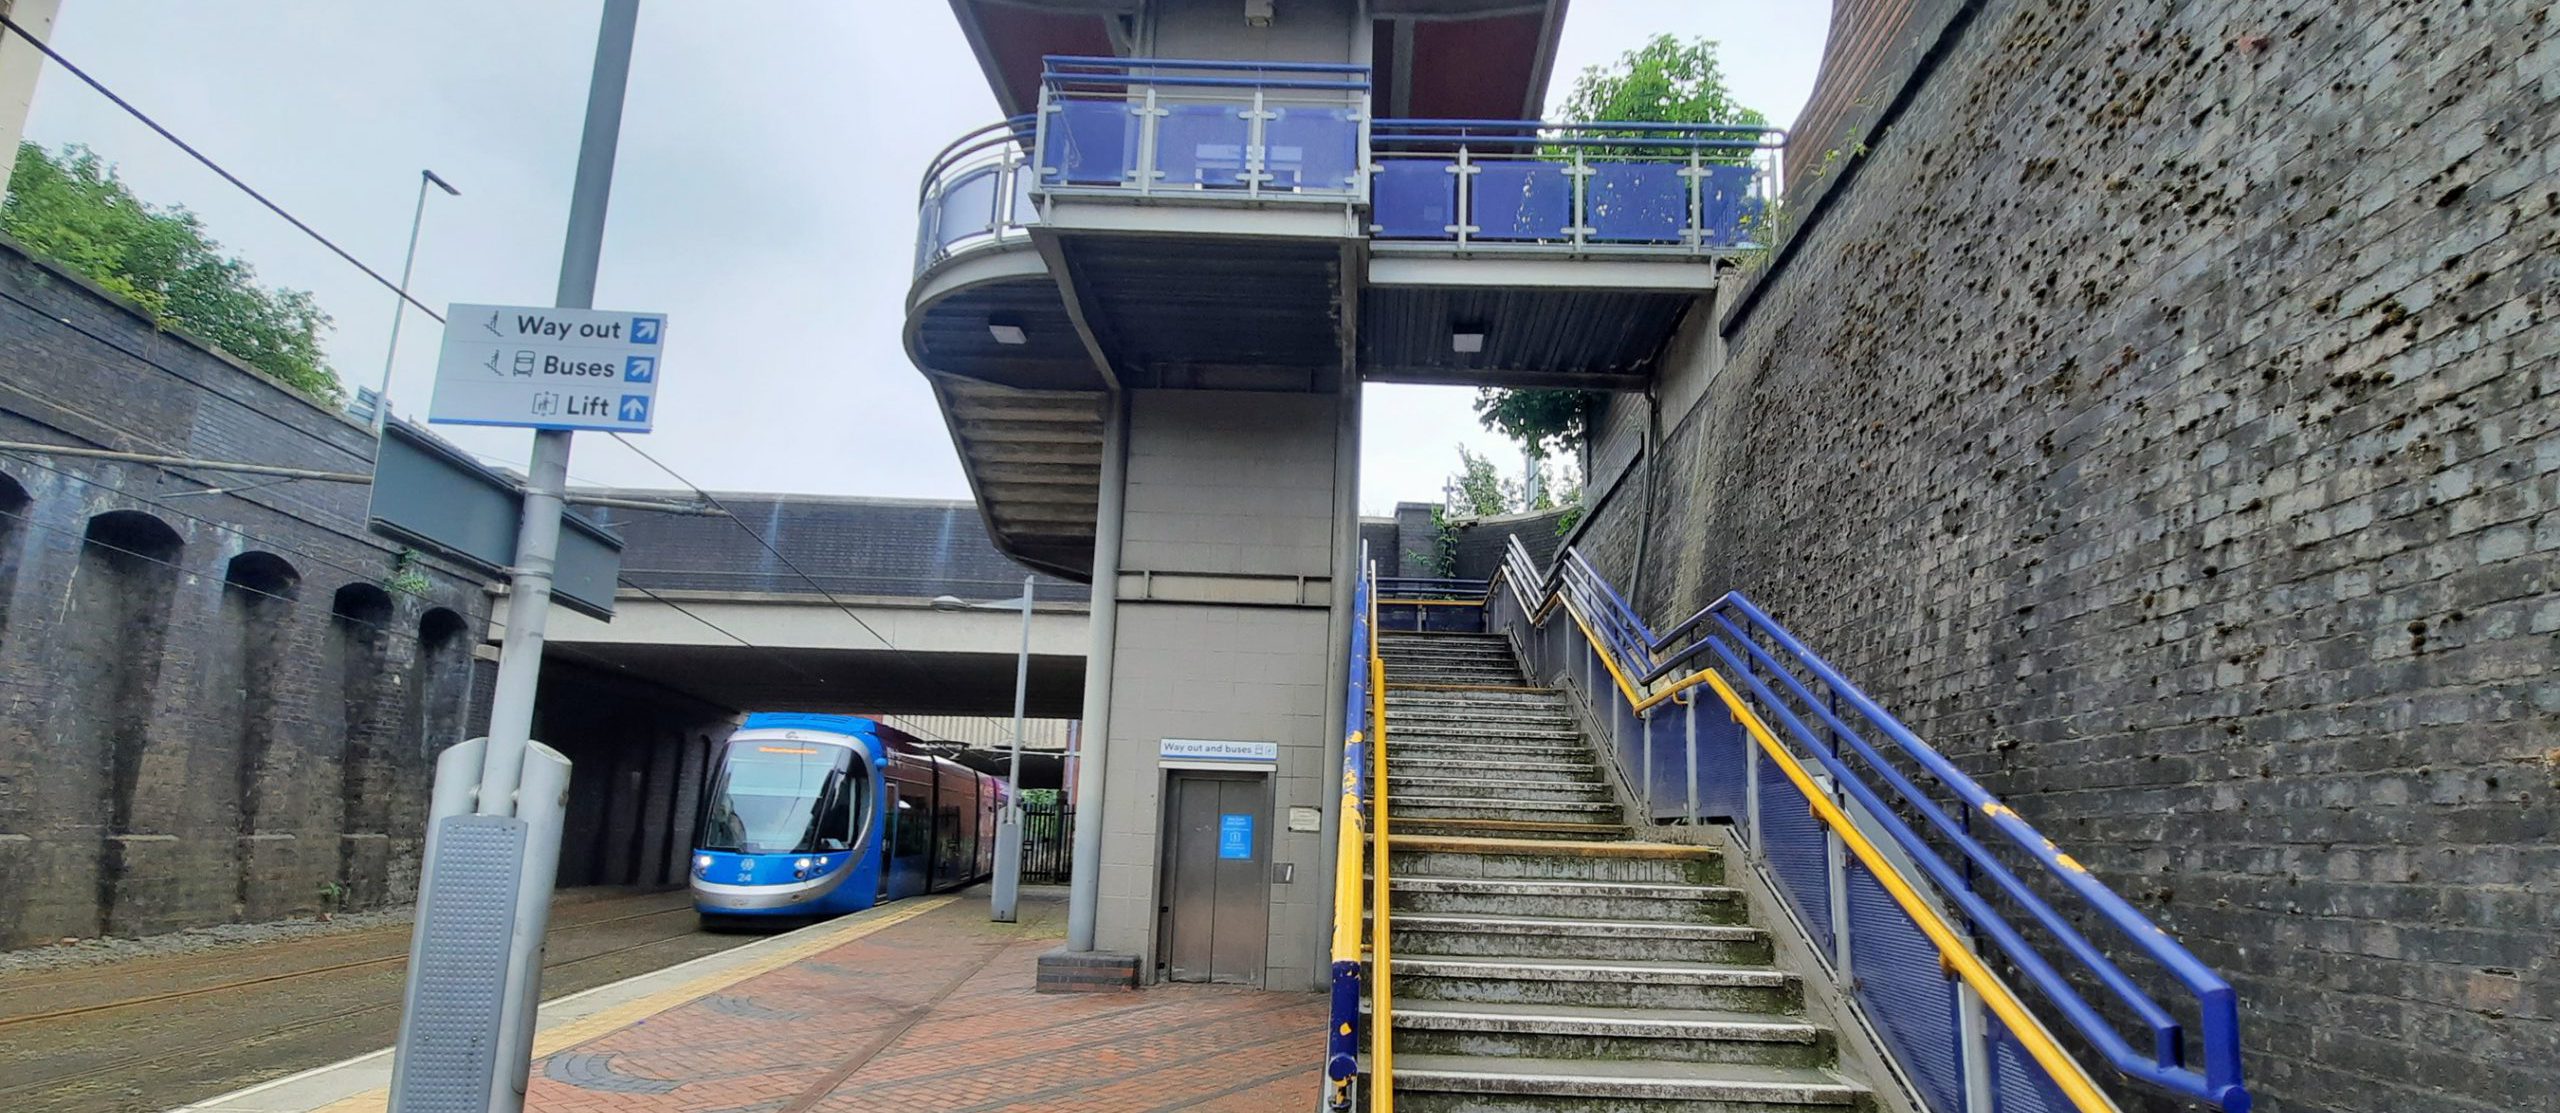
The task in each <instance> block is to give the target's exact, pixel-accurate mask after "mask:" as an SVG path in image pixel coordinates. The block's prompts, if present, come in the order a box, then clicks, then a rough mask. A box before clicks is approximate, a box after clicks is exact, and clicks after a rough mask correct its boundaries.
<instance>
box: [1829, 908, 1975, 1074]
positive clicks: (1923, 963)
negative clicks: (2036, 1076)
mask: <svg viewBox="0 0 2560 1113" xmlns="http://www.w3.org/2000/svg"><path fill="white" fill-rule="evenodd" d="M1846 868H1847V870H1848V884H1847V886H1846V887H1845V888H1846V892H1847V896H1848V898H1849V917H1848V919H1849V967H1850V969H1851V970H1852V971H1853V972H1854V973H1855V974H1856V975H1857V987H1858V1000H1859V1003H1860V1004H1863V1005H1865V1006H1866V1009H1867V1016H1868V1017H1869V1018H1870V1019H1872V1020H1874V1021H1875V1025H1876V1029H1877V1031H1878V1032H1879V1033H1880V1034H1882V1035H1883V1036H1884V1042H1885V1044H1886V1047H1887V1049H1888V1050H1890V1051H1891V1052H1892V1053H1893V1058H1894V1061H1895V1062H1897V1063H1899V1064H1901V1066H1902V1069H1903V1072H1904V1073H1905V1074H1907V1075H1909V1076H1910V1078H1911V1082H1912V1085H1913V1086H1914V1087H1916V1088H1918V1089H1919V1091H1920V1096H1921V1098H1922V1100H1923V1101H1924V1102H1926V1103H1927V1105H1928V1106H1929V1108H1930V1110H1931V1111H1932V1113H1964V1065H1963V1062H1962V1060H1961V1058H1960V1057H1959V1056H1960V1055H1961V1046H1962V1045H1961V1043H1960V1032H1959V1029H1958V1027H1957V1021H1956V983H1955V981H1954V980H1953V979H1950V978H1948V977H1947V976H1946V974H1945V973H1944V971H1943V968H1942V967H1940V965H1939V963H1938V946H1937V944H1935V943H1932V942H1930V941H1929V937H1928V936H1926V935H1924V934H1921V931H1920V926H1919V925H1918V924H1915V923H1913V922H1912V921H1911V917H1910V915H1909V914H1908V913H1905V912H1904V911H1903V910H1902V906H1901V905H1900V904H1897V903H1895V901H1894V899H1893V897H1892V896H1891V895H1890V894H1888V893H1886V892H1885V891H1884V886H1883V885H1880V884H1878V883H1877V882H1876V879H1875V875H1874V874H1871V873H1868V872H1867V869H1866V867H1865V866H1862V865H1860V864H1858V863H1857V862H1855V861H1852V862H1850V863H1848V865H1847V867H1846Z"/></svg>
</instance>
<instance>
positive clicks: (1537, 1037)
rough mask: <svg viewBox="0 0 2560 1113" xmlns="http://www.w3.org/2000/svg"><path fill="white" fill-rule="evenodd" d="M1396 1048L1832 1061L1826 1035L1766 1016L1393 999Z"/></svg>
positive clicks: (1803, 1063)
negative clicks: (1394, 1004)
mask: <svg viewBox="0 0 2560 1113" xmlns="http://www.w3.org/2000/svg"><path fill="white" fill-rule="evenodd" d="M1394 1021H1395V1049H1396V1054H1397V1055H1398V1056H1399V1057H1401V1056H1402V1055H1404V1054H1405V1053H1406V1052H1408V1051H1410V1052H1413V1053H1416V1054H1422V1055H1433V1054H1438V1055H1486V1056H1496V1057H1520V1058H1533V1059H1652V1060H1669V1061H1673V1062H1683V1063H1755V1064H1761V1065H1765V1066H1789V1067H1817V1066H1829V1065H1831V1063H1832V1061H1833V1047H1832V1042H1831V1033H1830V1031H1829V1030H1828V1029H1826V1028H1823V1027H1822V1026H1820V1025H1817V1024H1811V1023H1808V1022H1806V1021H1804V1020H1801V1019H1797V1018H1794V1017H1787V1016H1775V1015H1771V1014H1767V1013H1748V1012H1722V1011H1707V1010H1699V1009H1603V1008H1592V1007H1589V1006H1582V1005H1503V1004H1490V1003H1467V1002H1456V1001H1424V1000H1419V999H1413V998H1406V997H1403V996H1398V997H1397V998H1396V1007H1395V1018H1394Z"/></svg>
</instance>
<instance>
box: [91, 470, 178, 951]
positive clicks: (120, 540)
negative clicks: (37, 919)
mask: <svg viewBox="0 0 2560 1113" xmlns="http://www.w3.org/2000/svg"><path fill="white" fill-rule="evenodd" d="M184 547H185V541H184V539H182V538H180V537H179V536H178V531H177V530H175V529H172V528H170V526H169V524H168V523H167V522H163V521H161V520H160V519H158V518H155V517H152V516H151V515H149V514H145V513H143V512H142V511H139V510H110V511H108V512H106V513H104V514H99V515H96V516H94V517H92V518H90V519H89V527H88V529H87V531H86V532H85V533H84V534H83V535H82V541H81V545H80V565H79V570H78V571H77V572H76V573H75V574H74V575H73V577H72V586H71V606H70V611H71V613H72V614H73V615H74V616H76V617H74V619H73V620H72V621H71V622H68V623H65V627H66V631H65V632H66V634H67V635H68V637H67V639H66V641H65V643H64V644H65V646H66V647H67V648H68V649H69V650H70V652H71V653H72V654H73V660H72V662H71V666H70V668H68V669H66V670H65V671H66V672H68V673H70V674H72V675H71V679H72V681H73V683H72V686H71V693H72V699H71V701H70V702H71V706H69V707H66V708H64V709H63V710H64V712H65V719H64V730H63V732H62V733H63V735H64V742H65V743H66V745H65V750H66V753H65V754H64V755H63V756H64V759H65V760H71V761H94V762H96V763H97V764H96V766H94V767H96V768H103V769H104V770H105V771H106V777H105V779H104V781H103V783H101V784H100V785H99V788H100V790H101V791H100V792H99V798H98V810H99V811H100V812H102V813H104V814H105V815H106V816H107V817H108V820H107V822H108V831H109V832H110V833H127V832H132V831H133V830H134V829H135V820H136V818H137V817H136V816H135V813H134V800H135V797H136V796H137V795H138V794H139V792H140V789H141V781H142V758H143V754H144V752H145V751H146V750H148V749H149V747H150V741H151V711H152V706H153V704H154V703H155V702H156V701H155V700H154V699H153V697H154V696H155V695H156V694H157V689H158V688H159V685H160V657H161V651H162V650H163V648H165V646H166V645H167V642H168V636H169V606H170V603H171V602H172V601H173V600H174V599H175V598H176V595H177V590H178V578H179V574H180V573H179V568H178V556H179V552H180V550H181V549H183V548H184ZM101 881H102V882H108V881H112V879H111V878H105V877H102V878H101ZM105 906H106V902H105V901H104V900H101V902H100V911H101V912H103V911H104V910H105Z"/></svg>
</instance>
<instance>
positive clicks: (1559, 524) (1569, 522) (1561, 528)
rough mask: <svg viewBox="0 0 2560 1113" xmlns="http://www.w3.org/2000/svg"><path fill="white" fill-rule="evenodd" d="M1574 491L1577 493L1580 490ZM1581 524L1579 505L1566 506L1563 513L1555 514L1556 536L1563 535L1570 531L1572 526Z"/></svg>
mask: <svg viewBox="0 0 2560 1113" xmlns="http://www.w3.org/2000/svg"><path fill="white" fill-rule="evenodd" d="M1575 493H1576V494H1577V495H1578V494H1580V493H1581V492H1579V491H1577V492H1575ZM1581 524H1582V508H1581V507H1579V506H1569V507H1566V508H1565V512H1564V513H1562V514H1560V515H1557V516H1556V536H1558V537H1563V536H1565V535H1566V534H1569V533H1572V532H1573V527H1575V526H1578V525H1581Z"/></svg>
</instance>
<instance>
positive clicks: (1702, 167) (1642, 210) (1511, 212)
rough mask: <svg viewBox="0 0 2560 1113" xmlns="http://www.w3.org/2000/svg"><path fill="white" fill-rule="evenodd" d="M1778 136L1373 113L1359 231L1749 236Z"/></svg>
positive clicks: (1625, 247)
mask: <svg viewBox="0 0 2560 1113" xmlns="http://www.w3.org/2000/svg"><path fill="white" fill-rule="evenodd" d="M1785 139H1786V133H1785V132H1783V131H1781V130H1779V129H1777V128H1769V127H1763V126H1760V125H1757V124H1657V123H1633V122H1623V121H1602V122H1597V123H1585V124H1549V123H1540V122H1537V121H1534V120H1434V119H1387V120H1380V121H1378V122H1377V124H1376V125H1375V127H1374V128H1373V129H1372V132H1371V136H1370V145H1371V153H1370V161H1371V163H1372V170H1373V172H1374V174H1375V179H1374V180H1373V181H1372V182H1371V183H1370V187H1369V190H1370V198H1371V210H1370V225H1369V231H1370V234H1371V236H1373V237H1375V238H1377V239H1379V240H1389V241H1393V240H1404V241H1418V242H1432V243H1451V244H1456V245H1458V246H1459V247H1461V248H1466V249H1471V250H1488V249H1490V250H1500V249H1505V248H1510V249H1530V250H1538V251H1552V250H1554V249H1556V248H1559V247H1563V248H1569V249H1570V250H1571V251H1572V252H1573V253H1575V254H1595V253H1609V252H1638V253H1642V254H1648V255H1659V254H1660V253H1661V252H1662V251H1663V250H1664V249H1666V248H1678V249H1683V250H1685V251H1687V252H1690V253H1694V254H1701V255H1703V254H1710V253H1713V252H1718V251H1732V250H1737V249H1742V248H1751V247H1757V246H1760V245H1761V244H1762V243H1763V242H1765V240H1766V238H1767V233H1766V230H1765V228H1764V224H1765V222H1766V217H1767V214H1768V212H1769V205H1770V201H1771V199H1772V198H1774V197H1776V196H1777V195H1778V186H1777V183H1778V177H1777V176H1778V172H1779V171H1778V165H1779V164H1778V157H1777V156H1778V154H1779V152H1781V151H1782V150H1784V148H1785Z"/></svg>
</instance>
